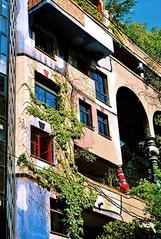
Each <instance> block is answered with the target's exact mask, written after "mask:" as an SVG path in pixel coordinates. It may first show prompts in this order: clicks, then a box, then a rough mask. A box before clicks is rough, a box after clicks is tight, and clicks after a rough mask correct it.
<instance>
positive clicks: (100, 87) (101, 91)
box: [92, 71, 109, 105]
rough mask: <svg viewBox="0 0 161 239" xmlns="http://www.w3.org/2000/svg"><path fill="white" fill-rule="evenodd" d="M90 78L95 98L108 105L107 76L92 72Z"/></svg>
mask: <svg viewBox="0 0 161 239" xmlns="http://www.w3.org/2000/svg"><path fill="white" fill-rule="evenodd" d="M92 77H93V80H94V81H95V90H96V98H97V99H98V100H100V101H101V102H103V103H105V104H108V105H109V93H108V82H107V76H106V75H104V74H103V73H102V72H99V71H95V72H93V74H92Z"/></svg>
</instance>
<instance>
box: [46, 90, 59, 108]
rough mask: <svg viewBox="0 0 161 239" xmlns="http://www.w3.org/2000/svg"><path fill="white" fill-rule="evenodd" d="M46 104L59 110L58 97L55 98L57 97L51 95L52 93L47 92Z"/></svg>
mask: <svg viewBox="0 0 161 239" xmlns="http://www.w3.org/2000/svg"><path fill="white" fill-rule="evenodd" d="M46 103H47V104H48V105H49V106H51V107H53V108H55V109H57V96H55V95H53V94H51V93H50V92H48V91H47V92H46Z"/></svg>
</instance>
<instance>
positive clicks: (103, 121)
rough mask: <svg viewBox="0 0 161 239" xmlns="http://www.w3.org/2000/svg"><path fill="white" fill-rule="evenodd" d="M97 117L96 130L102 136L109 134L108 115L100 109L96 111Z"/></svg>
mask: <svg viewBox="0 0 161 239" xmlns="http://www.w3.org/2000/svg"><path fill="white" fill-rule="evenodd" d="M97 117H98V132H99V134H101V135H103V136H110V133H109V126H108V116H107V115H106V114H103V113H102V112H100V111H97Z"/></svg>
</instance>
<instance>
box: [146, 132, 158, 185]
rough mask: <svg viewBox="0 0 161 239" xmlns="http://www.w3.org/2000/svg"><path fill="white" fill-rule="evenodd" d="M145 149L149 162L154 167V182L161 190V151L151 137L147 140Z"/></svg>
mask: <svg viewBox="0 0 161 239" xmlns="http://www.w3.org/2000/svg"><path fill="white" fill-rule="evenodd" d="M145 148H146V153H147V157H148V160H149V161H150V164H151V167H152V175H153V182H154V183H155V184H156V185H157V187H158V188H161V183H160V180H159V175H158V155H159V150H158V148H157V146H156V142H155V138H154V137H152V136H150V137H148V138H146V141H145Z"/></svg>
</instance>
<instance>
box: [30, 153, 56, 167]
mask: <svg viewBox="0 0 161 239" xmlns="http://www.w3.org/2000/svg"><path fill="white" fill-rule="evenodd" d="M30 156H31V157H32V158H33V159H36V160H39V161H41V162H43V163H46V164H49V165H51V166H55V165H56V163H55V162H48V161H46V160H44V159H42V158H38V157H35V156H34V155H32V154H31V155H30Z"/></svg>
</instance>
